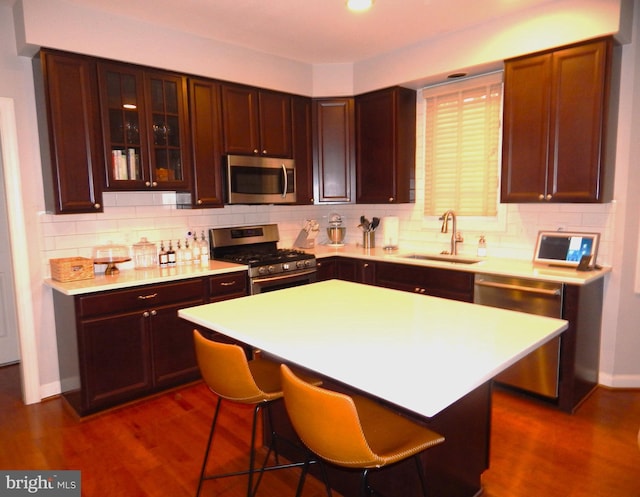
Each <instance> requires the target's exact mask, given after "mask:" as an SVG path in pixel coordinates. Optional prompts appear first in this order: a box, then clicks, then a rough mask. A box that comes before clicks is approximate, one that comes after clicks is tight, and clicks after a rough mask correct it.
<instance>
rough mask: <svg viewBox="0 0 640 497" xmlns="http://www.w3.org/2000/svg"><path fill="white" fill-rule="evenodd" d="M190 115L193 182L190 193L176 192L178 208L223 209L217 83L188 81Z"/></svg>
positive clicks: (203, 80) (201, 80) (220, 127)
mask: <svg viewBox="0 0 640 497" xmlns="http://www.w3.org/2000/svg"><path fill="white" fill-rule="evenodd" d="M189 116H190V124H191V126H190V129H191V155H192V160H193V171H192V174H193V180H192V185H191V189H190V191H188V192H185V193H178V196H177V198H178V206H179V207H183V208H185V207H187V208H188V207H196V208H205V207H208V208H212V207H223V206H224V196H223V174H222V122H221V109H220V84H219V83H217V82H215V81H212V80H208V79H196V78H191V79H189Z"/></svg>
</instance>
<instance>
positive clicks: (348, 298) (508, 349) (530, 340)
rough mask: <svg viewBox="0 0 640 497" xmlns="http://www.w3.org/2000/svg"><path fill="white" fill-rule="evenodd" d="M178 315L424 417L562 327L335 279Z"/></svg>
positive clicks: (559, 322)
mask: <svg viewBox="0 0 640 497" xmlns="http://www.w3.org/2000/svg"><path fill="white" fill-rule="evenodd" d="M178 315H179V316H180V317H181V318H183V319H186V320H188V321H191V322H193V323H195V324H196V325H197V326H200V327H203V328H207V329H210V330H215V331H217V332H219V333H222V334H223V335H226V336H228V337H231V338H233V339H235V340H238V341H240V342H243V343H246V344H248V345H251V346H253V347H256V348H259V349H261V350H264V351H265V352H267V353H269V354H272V355H274V356H277V357H280V358H282V359H283V360H284V361H287V362H291V363H295V364H298V365H300V366H303V367H305V368H308V369H310V370H313V371H316V372H318V373H320V374H322V375H325V376H327V377H330V378H333V379H335V380H338V381H340V382H342V383H344V384H346V385H350V386H351V387H353V388H356V389H359V390H362V391H364V392H366V393H369V394H371V395H373V396H376V397H379V398H381V399H385V400H387V401H389V402H392V403H394V404H396V405H398V406H401V407H403V408H405V409H409V410H411V411H413V412H415V413H418V414H420V415H422V416H427V417H432V416H435V415H436V414H438V413H439V412H440V411H442V410H443V409H445V408H446V407H448V406H450V405H451V404H453V403H454V402H456V401H457V400H459V399H461V398H462V397H463V396H465V395H466V394H468V393H470V392H471V391H473V390H474V389H476V388H477V387H479V386H480V385H482V384H484V383H485V382H486V381H488V380H490V379H491V378H493V377H494V376H495V375H496V374H497V373H499V372H501V371H502V370H504V369H506V368H507V367H508V366H510V365H511V364H513V363H515V362H516V361H517V360H518V359H520V358H522V357H524V356H525V355H527V354H528V353H529V352H531V351H533V350H535V349H536V348H537V347H539V346H540V345H542V344H543V343H545V342H546V341H548V340H550V339H551V338H553V337H555V336H557V335H559V334H560V333H561V332H562V331H564V330H565V329H566V328H567V322H566V321H564V320H561V319H552V318H547V317H542V316H535V315H530V314H523V313H519V312H513V311H506V310H502V309H496V308H492V307H485V306H481V305H476V304H468V303H463V302H457V301H452V300H446V299H440V298H436V297H426V296H424V295H416V294H412V293H407V292H401V291H396V290H389V289H386V288H380V287H375V286H367V285H362V284H358V283H351V282H345V281H339V280H330V281H324V282H320V283H314V284H311V285H305V286H299V287H294V288H288V289H285V290H279V291H277V292H268V293H262V294H257V295H253V296H249V297H243V298H238V299H234V300H228V301H224V302H217V303H213V304H205V305H201V306H196V307H191V308H188V309H181V310H180V311H179V312H178Z"/></svg>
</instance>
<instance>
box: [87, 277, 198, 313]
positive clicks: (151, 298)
mask: <svg viewBox="0 0 640 497" xmlns="http://www.w3.org/2000/svg"><path fill="white" fill-rule="evenodd" d="M204 281H205V280H204V279H203V278H196V279H189V280H184V281H176V282H170V283H163V284H158V285H144V286H138V287H134V288H128V289H126V290H113V291H109V292H100V293H96V294H91V295H83V296H80V297H78V313H79V315H80V316H81V317H82V318H86V317H88V316H100V315H103V314H112V313H114V312H127V311H135V310H137V309H147V308H150V307H158V306H161V305H167V304H176V303H180V302H189V301H194V300H200V299H202V298H203V295H204V292H205V286H204Z"/></svg>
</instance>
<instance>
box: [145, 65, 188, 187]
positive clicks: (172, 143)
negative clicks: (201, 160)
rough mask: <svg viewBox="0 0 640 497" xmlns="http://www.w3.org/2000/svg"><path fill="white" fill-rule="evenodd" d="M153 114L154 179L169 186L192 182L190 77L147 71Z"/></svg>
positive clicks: (148, 90) (151, 114) (152, 162)
mask: <svg viewBox="0 0 640 497" xmlns="http://www.w3.org/2000/svg"><path fill="white" fill-rule="evenodd" d="M145 83H146V87H147V94H148V95H149V107H150V117H151V127H152V130H151V135H150V136H151V140H150V147H149V150H150V155H151V176H152V181H153V182H155V183H157V184H162V185H166V186H167V187H184V186H185V185H187V184H188V182H187V180H188V178H187V175H188V167H187V166H188V162H187V161H188V156H187V153H188V146H187V142H188V138H187V134H186V127H187V120H186V81H185V79H184V78H183V77H182V76H177V75H176V76H173V75H169V74H163V73H149V72H148V73H145Z"/></svg>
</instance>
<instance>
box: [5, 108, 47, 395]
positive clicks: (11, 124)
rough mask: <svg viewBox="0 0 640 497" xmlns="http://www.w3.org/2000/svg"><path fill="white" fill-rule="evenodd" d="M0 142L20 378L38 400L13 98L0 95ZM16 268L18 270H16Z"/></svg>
mask: <svg viewBox="0 0 640 497" xmlns="http://www.w3.org/2000/svg"><path fill="white" fill-rule="evenodd" d="M0 142H1V144H2V147H1V152H2V163H3V170H4V183H5V190H6V202H7V217H8V224H9V243H10V245H11V264H12V267H13V282H14V286H15V295H16V297H15V298H16V311H17V317H18V340H19V344H20V372H21V374H20V377H21V379H22V398H23V401H24V403H25V404H33V403H36V402H40V400H42V398H41V397H40V379H39V376H40V375H39V372H40V370H39V367H38V348H37V344H36V333H35V322H34V316H33V304H32V301H31V298H30V297H31V294H32V291H31V277H30V274H31V272H30V270H29V256H28V251H27V248H28V246H27V236H26V233H25V230H24V227H25V226H26V224H25V215H24V207H23V206H24V204H23V200H22V188H21V186H22V181H21V177H20V160H19V157H18V132H17V129H16V114H15V106H14V101H13V99H12V98H6V97H0ZM18 268H20V270H19V271H18Z"/></svg>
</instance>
